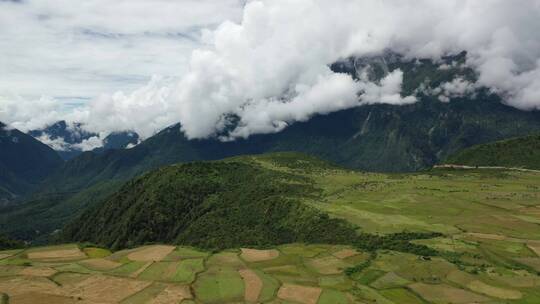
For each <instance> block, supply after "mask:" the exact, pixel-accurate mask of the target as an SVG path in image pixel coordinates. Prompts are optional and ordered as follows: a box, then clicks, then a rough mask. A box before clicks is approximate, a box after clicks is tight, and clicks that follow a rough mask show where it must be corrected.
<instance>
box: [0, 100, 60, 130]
mask: <svg viewBox="0 0 540 304" xmlns="http://www.w3.org/2000/svg"><path fill="white" fill-rule="evenodd" d="M62 115H63V113H62V109H61V104H60V103H59V102H58V101H57V100H55V99H53V98H50V97H41V98H39V99H36V100H33V99H25V98H22V97H20V96H12V97H9V98H8V97H3V96H0V121H1V122H3V123H6V124H8V125H10V126H11V127H13V128H16V129H19V130H21V131H23V132H27V131H30V130H33V129H38V128H42V127H44V126H47V125H50V124H52V123H55V122H56V121H58V120H59V119H61V117H62Z"/></svg>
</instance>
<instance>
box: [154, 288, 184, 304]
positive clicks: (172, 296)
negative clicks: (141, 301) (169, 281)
mask: <svg viewBox="0 0 540 304" xmlns="http://www.w3.org/2000/svg"><path fill="white" fill-rule="evenodd" d="M191 298H193V296H192V295H191V291H190V290H189V286H179V285H169V286H167V288H165V290H163V291H162V292H161V293H159V294H158V295H157V296H156V297H155V298H154V299H153V300H152V301H151V302H150V304H176V303H181V302H182V301H183V300H186V299H191Z"/></svg>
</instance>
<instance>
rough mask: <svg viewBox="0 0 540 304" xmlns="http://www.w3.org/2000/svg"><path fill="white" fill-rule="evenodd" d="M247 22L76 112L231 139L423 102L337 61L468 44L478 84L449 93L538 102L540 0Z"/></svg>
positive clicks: (341, 5) (260, 7) (336, 5)
mask: <svg viewBox="0 0 540 304" xmlns="http://www.w3.org/2000/svg"><path fill="white" fill-rule="evenodd" d="M239 20H240V21H238V22H234V21H226V22H224V23H222V24H220V25H219V26H218V27H217V28H216V29H215V30H204V31H203V34H202V41H203V42H204V46H203V47H200V48H198V49H196V50H194V51H193V52H192V54H191V56H190V58H189V60H188V61H187V63H186V66H184V67H179V69H181V68H183V69H184V71H185V72H184V73H182V76H180V77H179V79H176V80H174V79H173V80H171V79H167V80H164V79H160V78H153V79H152V80H151V81H150V82H149V83H148V84H147V85H146V86H144V87H142V88H140V89H137V90H135V91H133V92H132V93H129V94H125V93H122V92H118V93H115V94H112V95H102V96H100V97H98V98H96V99H94V100H92V101H91V102H89V103H88V104H87V105H86V106H85V107H82V108H80V109H77V110H76V111H75V112H73V113H70V115H72V117H73V119H78V120H79V121H81V122H83V123H85V124H86V127H87V128H89V129H90V130H92V131H95V132H103V131H109V132H110V131H121V130H134V131H136V132H138V133H139V134H141V135H142V137H143V138H144V137H148V136H150V135H152V134H153V133H154V132H155V131H156V130H159V129H161V128H164V127H166V126H168V125H170V124H172V123H175V122H181V125H182V130H183V131H184V132H185V134H186V136H187V137H189V138H205V137H209V136H219V137H220V138H222V139H223V140H231V139H234V138H238V137H247V136H249V135H251V134H254V133H270V132H278V131H280V130H282V129H284V128H286V127H287V126H288V125H290V124H291V123H293V122H296V121H305V120H307V119H309V118H310V117H311V116H313V115H315V114H321V113H323V114H324V113H330V112H333V111H337V110H341V109H346V108H351V107H356V106H361V105H363V104H374V103H387V104H394V105H401V104H408V103H413V102H416V101H417V99H416V97H415V96H402V94H401V84H402V81H403V73H402V72H401V71H399V70H396V71H390V72H389V73H388V74H387V75H386V76H385V77H384V78H383V79H382V80H381V81H378V82H372V81H370V80H369V77H367V76H364V77H360V78H359V79H357V80H354V79H353V78H351V77H350V76H348V75H344V74H339V73H334V72H332V71H331V70H330V69H329V67H328V65H329V64H331V63H333V62H335V61H337V60H339V59H343V58H347V57H349V56H375V55H377V54H381V53H383V52H384V51H385V50H392V51H393V52H397V53H400V54H402V55H404V56H406V57H408V58H433V59H435V60H436V59H438V58H440V57H442V56H444V55H447V54H452V53H453V54H455V53H459V52H461V51H463V50H465V51H467V52H468V56H467V63H466V64H467V65H468V66H470V67H471V68H473V69H474V70H475V71H476V72H477V74H478V80H477V82H476V83H474V84H471V83H468V82H466V81H464V80H463V79H455V80H454V81H452V82H449V83H446V84H444V85H443V86H441V88H440V89H439V90H440V91H439V94H441V95H440V99H441V101H445V102H447V101H449V100H450V99H451V98H453V97H456V96H463V95H465V94H472V93H473V92H474V89H475V88H480V87H487V88H489V89H490V90H492V91H493V92H494V93H497V94H500V95H501V96H503V98H504V100H505V102H506V103H508V104H509V105H512V106H515V107H517V108H520V109H523V110H535V109H536V110H538V109H540V35H538V33H537V30H538V28H540V0H523V1H520V2H519V5H517V4H516V3H515V2H513V1H507V0H483V1H477V0H448V1H438V0H414V1H413V0H382V1H381V0H362V1H350V0H334V1H326V0H253V1H248V3H247V4H246V5H245V7H244V9H243V14H242V17H241V18H240V19H239ZM443 68H444V67H443ZM0 119H2V117H0Z"/></svg>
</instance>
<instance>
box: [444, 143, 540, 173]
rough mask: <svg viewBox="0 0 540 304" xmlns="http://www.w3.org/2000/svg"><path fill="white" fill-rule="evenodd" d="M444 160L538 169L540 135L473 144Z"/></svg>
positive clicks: (539, 166) (458, 163)
mask: <svg viewBox="0 0 540 304" xmlns="http://www.w3.org/2000/svg"><path fill="white" fill-rule="evenodd" d="M445 162H446V163H448V164H457V165H468V166H501V167H514V168H526V169H535V170H540V135H533V136H527V137H519V138H514V139H508V140H503V141H498V142H494V143H488V144H483V145H477V146H473V147H471V148H469V149H465V150H463V151H460V152H458V153H457V154H455V155H452V156H450V157H449V158H448V159H447V160H446V161H445Z"/></svg>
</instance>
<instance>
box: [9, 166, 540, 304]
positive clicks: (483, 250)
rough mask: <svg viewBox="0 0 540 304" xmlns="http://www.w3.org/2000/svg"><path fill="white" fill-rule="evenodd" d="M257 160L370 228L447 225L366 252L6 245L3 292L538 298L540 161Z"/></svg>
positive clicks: (387, 299)
mask: <svg viewBox="0 0 540 304" xmlns="http://www.w3.org/2000/svg"><path fill="white" fill-rule="evenodd" d="M251 161H253V162H256V163H257V164H259V165H260V166H262V167H264V168H268V169H272V170H276V171H287V172H288V173H292V174H295V175H298V176H303V177H305V179H291V180H290V183H298V182H300V181H302V182H309V183H311V185H312V186H313V189H315V190H314V192H313V193H310V195H306V196H304V197H303V198H302V203H305V204H307V205H309V206H312V207H314V208H316V209H318V210H321V211H324V212H325V213H327V214H328V215H329V216H330V217H335V218H340V219H345V220H347V221H348V222H350V223H353V224H355V225H356V226H357V229H358V232H362V233H363V234H371V235H388V234H390V233H400V232H403V231H409V232H439V233H440V234H438V237H435V238H428V239H418V240H412V241H411V242H412V244H417V245H424V246H427V247H429V248H432V249H433V250H435V251H434V252H435V254H430V255H429V256H419V255H415V254H412V253H407V252H415V251H414V250H408V249H407V246H401V247H399V248H396V250H400V251H393V250H388V249H380V248H372V251H370V252H368V251H363V250H360V249H358V248H353V247H351V246H345V245H324V244H284V245H280V246H274V247H267V248H264V249H261V248H237V249H229V250H225V251H220V252H205V251H201V250H198V249H196V248H191V247H181V246H180V247H178V246H170V245H149V246H143V247H138V248H133V249H127V250H122V251H117V252H114V253H111V252H109V251H107V250H106V249H102V248H95V247H87V246H82V245H76V244H71V245H62V246H53V247H41V248H29V249H25V250H14V251H3V252H0V294H3V297H2V298H0V299H2V301H3V303H10V304H13V303H15V304H16V303H184V304H186V303H210V304H211V303H283V304H286V303H297V304H336V303H337V304H340V303H344V304H349V303H365V304H368V303H379V304H407V303H413V304H415V303H418V304H423V303H424V304H425V303H435V304H448V303H455V304H461V303H463V304H466V303H487V304H495V303H497V304H499V303H516V304H517V303H522V304H529V303H530V304H534V303H540V173H535V172H519V171H504V170H446V169H444V170H440V169H437V170H432V171H427V172H423V173H416V174H390V175H389V174H377V173H359V172H353V171H347V170H342V169H338V168H334V167H331V166H330V167H327V166H314V165H313V163H310V162H309V161H306V160H302V159H298V158H297V157H296V158H290V159H288V158H287V157H282V158H276V157H275V156H274V157H272V158H265V157H264V156H262V157H254V158H252V159H251ZM411 235H414V234H411ZM364 245H365V243H364ZM409 245H411V244H409ZM362 248H364V247H362ZM370 248H371V247H370ZM413 249H414V248H413ZM370 250H371V249H370ZM421 254H423V253H421ZM0 303H1V302H0Z"/></svg>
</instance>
